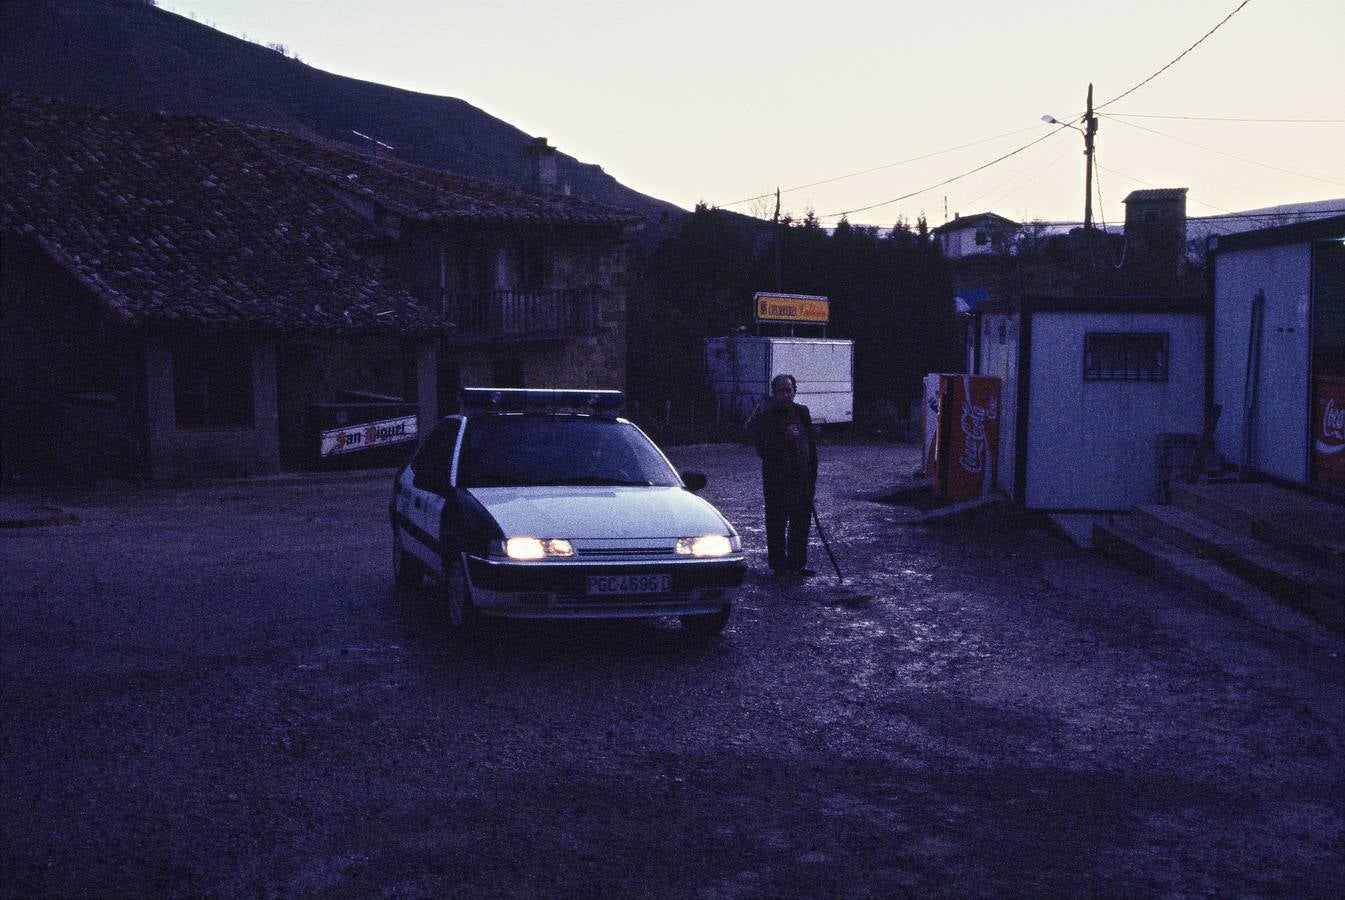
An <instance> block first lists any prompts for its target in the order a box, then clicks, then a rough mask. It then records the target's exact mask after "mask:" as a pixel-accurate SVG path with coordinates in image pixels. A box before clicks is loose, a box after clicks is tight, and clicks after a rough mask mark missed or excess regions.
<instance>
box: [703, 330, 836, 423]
mask: <svg viewBox="0 0 1345 900" xmlns="http://www.w3.org/2000/svg"><path fill="white" fill-rule="evenodd" d="M705 369H706V372H707V373H709V376H710V384H711V388H712V389H713V391H714V394H715V398H716V400H717V401H718V404H719V408H720V410H721V411H722V414H723V415H726V416H734V417H736V418H738V419H739V420H740V421H742V420H746V419H747V417H748V416H749V415H751V413H752V409H753V407H754V406H755V405H756V404H757V403H759V402H762V401H764V399H765V398H766V397H767V396H768V395H769V393H770V383H771V379H772V378H774V377H775V376H776V375H793V376H794V378H795V379H797V381H798V394H797V395H796V396H795V398H794V399H795V402H797V403H801V404H802V405H804V406H806V407H808V410H809V411H810V412H811V413H812V417H813V421H814V422H816V423H818V424H822V425H826V424H834V423H837V422H852V421H854V396H855V391H854V371H855V342H854V341H849V340H841V339H837V338H795V337H757V336H752V335H732V336H730V337H715V338H706V339H705Z"/></svg>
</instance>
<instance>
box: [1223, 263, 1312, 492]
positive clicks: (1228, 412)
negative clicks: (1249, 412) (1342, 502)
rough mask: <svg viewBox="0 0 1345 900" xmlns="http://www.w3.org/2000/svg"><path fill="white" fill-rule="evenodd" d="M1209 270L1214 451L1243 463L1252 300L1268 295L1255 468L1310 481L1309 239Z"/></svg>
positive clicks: (1251, 461)
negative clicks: (1217, 412)
mask: <svg viewBox="0 0 1345 900" xmlns="http://www.w3.org/2000/svg"><path fill="white" fill-rule="evenodd" d="M1214 259H1215V275H1214V285H1215V290H1214V402H1215V403H1218V404H1220V405H1221V406H1223V414H1222V415H1221V416H1220V418H1219V426H1218V428H1217V429H1216V431H1215V435H1214V446H1215V449H1216V450H1218V451H1219V452H1220V453H1222V454H1223V455H1224V456H1225V457H1226V458H1227V460H1228V461H1229V462H1230V463H1232V464H1234V465H1237V464H1240V463H1241V462H1242V456H1243V404H1244V390H1245V385H1246V378H1247V351H1248V335H1249V332H1250V322H1251V311H1252V298H1253V297H1254V296H1256V292H1257V291H1258V290H1260V291H1264V292H1265V295H1266V304H1265V319H1264V324H1263V327H1262V334H1261V377H1260V382H1259V385H1258V391H1257V401H1256V410H1255V437H1254V439H1253V442H1252V443H1253V452H1252V457H1251V459H1250V460H1249V462H1250V464H1251V467H1252V468H1253V469H1256V470H1258V471H1261V472H1264V473H1266V474H1269V475H1274V476H1276V477H1278V478H1284V479H1286V480H1289V481H1297V482H1304V483H1306V482H1307V480H1308V449H1309V447H1308V419H1309V416H1310V414H1311V413H1310V409H1309V406H1310V404H1311V397H1310V393H1309V392H1310V385H1309V383H1308V377H1309V368H1310V365H1311V362H1310V343H1309V342H1310V339H1311V335H1310V334H1309V323H1310V321H1311V305H1310V303H1311V287H1312V281H1311V278H1312V255H1311V245H1310V244H1290V245H1287V246H1279V247H1264V248H1260V249H1255V250H1241V251H1234V252H1229V253H1221V254H1218V255H1217V256H1215V258H1214Z"/></svg>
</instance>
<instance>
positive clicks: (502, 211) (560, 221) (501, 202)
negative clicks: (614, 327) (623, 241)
mask: <svg viewBox="0 0 1345 900" xmlns="http://www.w3.org/2000/svg"><path fill="white" fill-rule="evenodd" d="M248 131H249V136H250V137H251V138H252V139H253V140H254V141H256V142H257V144H258V146H262V147H265V148H266V149H267V151H268V152H270V153H272V154H274V155H275V157H276V159H277V160H282V161H284V162H285V163H287V164H289V165H292V166H294V167H296V168H297V169H299V170H301V171H303V172H304V173H306V174H308V175H311V176H315V177H317V178H319V179H321V180H323V181H324V182H326V183H328V184H329V185H331V186H332V187H335V188H339V189H341V190H346V191H351V192H353V193H355V194H358V195H362V196H364V197H366V198H367V199H369V200H372V201H375V202H377V203H378V204H380V205H381V206H383V207H384V208H386V209H388V210H389V211H391V212H393V213H396V214H397V215H399V216H404V217H406V218H412V219H417V220H420V221H426V222H436V223H440V224H452V223H469V224H537V225H582V226H598V227H608V228H627V227H632V226H637V225H640V224H642V223H643V222H644V221H645V219H644V217H643V216H641V215H640V214H639V213H635V212H632V211H631V210H627V209H620V208H617V207H614V206H608V205H606V204H603V203H598V202H595V201H592V200H582V199H580V198H578V197H569V196H565V195H561V194H533V193H529V192H527V191H522V190H519V189H517V188H512V187H509V186H507V185H502V184H497V183H495V182H492V181H485V180H483V179H480V178H472V177H470V176H467V175H456V174H454V173H452V172H446V171H444V170H442V169H430V168H426V167H424V166H417V165H413V164H411V163H407V162H403V161H401V160H399V159H395V158H392V157H387V156H369V155H367V154H364V153H360V152H358V151H356V150H352V149H349V148H347V147H343V146H341V145H339V144H319V143H316V142H314V141H310V140H307V139H305V138H302V137H298V136H296V135H293V134H290V133H289V132H286V131H280V130H278V129H272V128H262V127H255V128H249V129H248ZM520 165H521V162H520Z"/></svg>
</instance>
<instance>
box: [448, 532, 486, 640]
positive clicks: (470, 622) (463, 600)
mask: <svg viewBox="0 0 1345 900" xmlns="http://www.w3.org/2000/svg"><path fill="white" fill-rule="evenodd" d="M444 599H445V600H446V601H448V626H449V628H451V629H452V630H453V631H454V632H456V633H458V634H460V635H463V636H464V637H465V636H467V635H469V634H471V633H472V632H474V631H475V630H476V626H477V625H478V624H479V623H480V619H481V614H480V613H479V612H478V611H477V609H476V604H475V603H473V602H472V586H471V585H470V584H468V582H467V569H466V567H464V566H463V562H462V554H461V553H456V552H454V553H446V554H444Z"/></svg>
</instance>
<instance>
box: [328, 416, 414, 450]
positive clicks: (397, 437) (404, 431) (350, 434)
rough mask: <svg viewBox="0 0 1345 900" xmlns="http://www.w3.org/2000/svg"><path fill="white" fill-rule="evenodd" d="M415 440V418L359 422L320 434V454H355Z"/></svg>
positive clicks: (403, 417) (406, 417)
mask: <svg viewBox="0 0 1345 900" xmlns="http://www.w3.org/2000/svg"><path fill="white" fill-rule="evenodd" d="M415 439H416V417H415V416H401V417H399V418H396V419H383V420H382V421H380V422H361V423H359V424H358V425H347V426H346V427H344V428H333V429H331V430H329V431H324V432H322V450H321V454H322V455H323V456H334V455H336V454H338V453H357V452H359V451H360V450H372V449H373V448H375V447H383V446H386V445H388V444H400V443H403V442H404V441H414V440H415Z"/></svg>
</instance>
